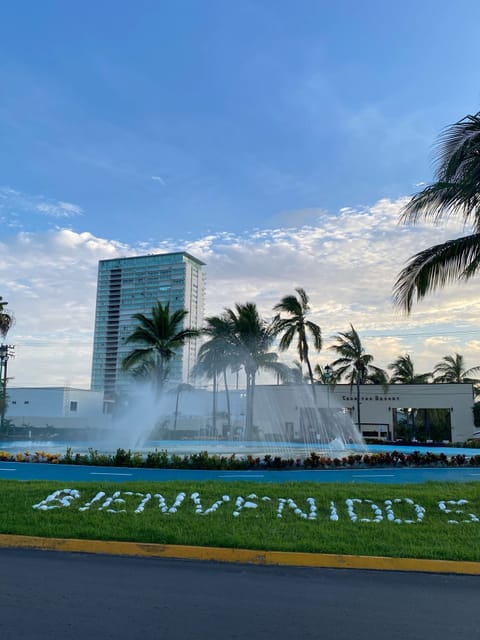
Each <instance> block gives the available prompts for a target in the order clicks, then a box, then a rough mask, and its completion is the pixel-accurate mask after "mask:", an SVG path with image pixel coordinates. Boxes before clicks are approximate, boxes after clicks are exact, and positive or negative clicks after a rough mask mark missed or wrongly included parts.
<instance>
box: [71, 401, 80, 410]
mask: <svg viewBox="0 0 480 640" xmlns="http://www.w3.org/2000/svg"><path fill="white" fill-rule="evenodd" d="M77 409H78V402H76V401H74V400H72V402H70V411H76V410H77Z"/></svg>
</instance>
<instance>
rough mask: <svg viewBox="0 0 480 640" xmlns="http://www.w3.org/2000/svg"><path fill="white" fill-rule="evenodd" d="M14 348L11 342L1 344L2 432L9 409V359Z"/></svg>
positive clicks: (0, 413) (0, 428)
mask: <svg viewBox="0 0 480 640" xmlns="http://www.w3.org/2000/svg"><path fill="white" fill-rule="evenodd" d="M13 349H14V347H13V346H12V345H10V344H2V345H0V384H1V389H2V396H1V400H0V402H1V411H0V430H1V431H2V432H3V430H4V428H5V412H6V409H7V363H8V359H9V358H10V357H11V356H13Z"/></svg>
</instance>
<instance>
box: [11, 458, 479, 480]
mask: <svg viewBox="0 0 480 640" xmlns="http://www.w3.org/2000/svg"><path fill="white" fill-rule="evenodd" d="M0 479H3V480H5V479H8V480H58V481H61V482H69V483H71V482H75V481H77V482H88V481H94V480H96V481H97V482H98V481H102V480H103V481H107V480H109V481H114V482H122V481H127V480H128V481H133V480H142V481H151V482H166V481H167V480H195V481H198V480H200V481H201V480H224V481H236V480H251V481H253V482H301V481H310V482H322V483H323V482H325V483H328V482H347V483H358V482H376V483H381V484H403V483H422V482H428V481H442V482H467V481H480V467H461V468H458V467H453V468H440V469H428V468H400V469H386V468H385V469H383V468H382V469H374V468H371V469H331V470H311V471H305V470H293V471H267V470H256V471H203V470H186V469H142V468H126V467H92V466H80V465H78V466H77V465H64V464H46V463H45V464H41V463H32V462H23V463H22V462H0Z"/></svg>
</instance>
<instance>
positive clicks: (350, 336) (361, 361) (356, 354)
mask: <svg viewBox="0 0 480 640" xmlns="http://www.w3.org/2000/svg"><path fill="white" fill-rule="evenodd" d="M334 337H335V338H336V341H337V342H336V344H333V345H332V346H330V347H329V348H330V349H331V350H332V351H334V352H335V353H336V354H338V355H339V356H340V357H339V358H337V359H336V360H334V361H333V362H332V368H333V375H334V376H335V380H337V381H339V380H340V379H341V378H344V379H345V380H346V381H347V382H349V383H350V385H353V384H354V383H357V384H386V383H387V375H386V373H385V371H384V370H383V369H381V368H380V367H376V366H375V365H373V364H372V362H373V356H372V355H370V354H369V353H365V349H364V348H363V345H362V341H361V339H360V336H359V335H358V332H357V331H356V329H355V328H354V327H353V325H352V324H351V325H350V329H349V330H348V331H344V332H340V333H338V334H336V336H334Z"/></svg>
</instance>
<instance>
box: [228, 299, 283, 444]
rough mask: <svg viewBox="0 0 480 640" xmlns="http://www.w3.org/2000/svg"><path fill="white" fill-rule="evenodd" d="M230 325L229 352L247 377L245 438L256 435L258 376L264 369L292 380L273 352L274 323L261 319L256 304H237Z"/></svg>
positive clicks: (230, 317)
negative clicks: (255, 409) (255, 416)
mask: <svg viewBox="0 0 480 640" xmlns="http://www.w3.org/2000/svg"><path fill="white" fill-rule="evenodd" d="M225 319H226V320H227V322H228V324H229V343H228V344H229V350H230V351H229V353H230V358H231V363H232V365H233V366H240V367H242V368H243V369H244V371H245V376H246V416H245V438H246V439H247V440H250V439H252V437H253V436H254V421H253V410H254V399H255V383H256V375H257V372H258V371H259V370H260V369H265V370H267V371H270V372H272V373H278V374H279V375H280V376H281V377H282V378H284V379H285V378H288V372H287V367H286V366H285V365H284V364H282V363H280V362H278V356H277V354H276V353H274V352H272V351H270V349H271V347H272V345H273V342H274V340H275V335H276V330H275V326H274V323H267V322H266V321H265V320H263V319H262V318H261V317H260V314H259V313H258V309H257V306H256V304H255V303H253V302H246V303H245V304H238V303H237V304H236V305H235V308H234V309H225Z"/></svg>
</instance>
